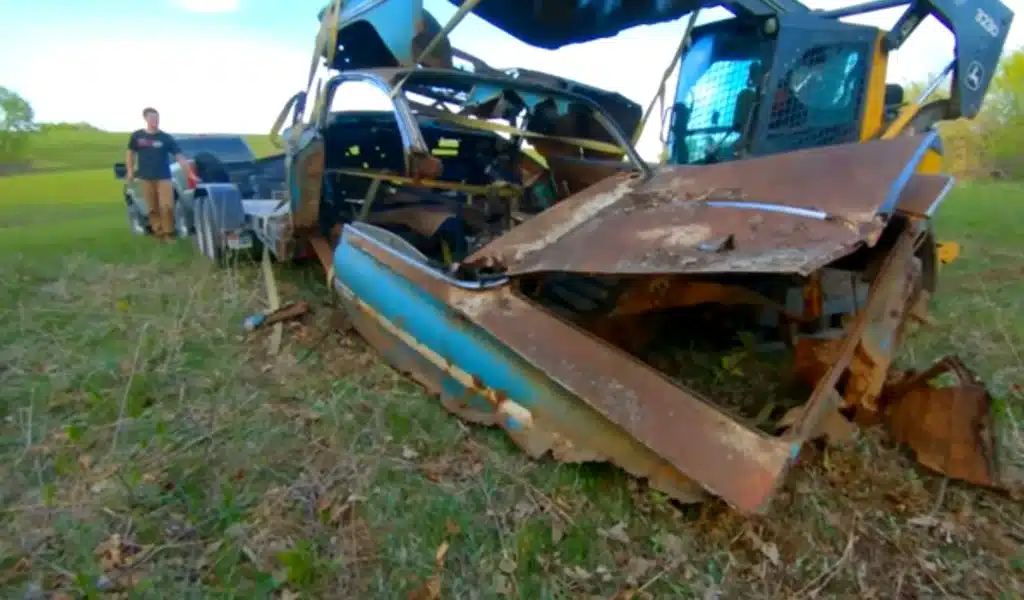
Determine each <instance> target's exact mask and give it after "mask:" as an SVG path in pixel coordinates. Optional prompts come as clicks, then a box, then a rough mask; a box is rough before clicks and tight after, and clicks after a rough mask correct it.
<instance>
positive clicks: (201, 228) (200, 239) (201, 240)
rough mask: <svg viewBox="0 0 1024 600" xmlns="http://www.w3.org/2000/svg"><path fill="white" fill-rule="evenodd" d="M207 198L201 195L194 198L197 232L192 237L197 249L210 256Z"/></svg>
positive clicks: (193, 208)
mask: <svg viewBox="0 0 1024 600" xmlns="http://www.w3.org/2000/svg"><path fill="white" fill-rule="evenodd" d="M205 207H206V198H204V197H202V196H200V197H198V198H194V199H193V200H192V216H193V217H194V219H195V231H196V234H195V236H194V237H193V238H192V242H193V244H195V247H196V250H198V251H199V253H200V254H202V255H203V256H208V251H207V249H206V233H205V232H206V213H205V210H206V208H205Z"/></svg>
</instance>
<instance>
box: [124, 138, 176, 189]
mask: <svg viewBox="0 0 1024 600" xmlns="http://www.w3.org/2000/svg"><path fill="white" fill-rule="evenodd" d="M128 149H129V150H132V151H134V152H135V153H136V154H137V155H138V159H137V160H136V165H135V176H136V177H138V178H139V179H170V178H171V161H170V158H171V157H172V156H174V155H176V154H179V153H180V152H181V150H180V149H179V148H178V143H177V142H175V141H174V138H173V137H171V136H170V135H168V134H166V133H164V132H163V131H160V130H159V129H158V130H157V131H156V132H155V133H149V132H148V131H146V130H145V129H139V130H138V131H135V132H134V133H132V136H131V137H130V138H129V139H128Z"/></svg>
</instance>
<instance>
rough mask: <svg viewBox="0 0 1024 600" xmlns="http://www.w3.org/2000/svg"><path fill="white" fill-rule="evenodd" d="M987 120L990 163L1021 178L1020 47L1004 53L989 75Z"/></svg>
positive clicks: (1023, 105)
mask: <svg viewBox="0 0 1024 600" xmlns="http://www.w3.org/2000/svg"><path fill="white" fill-rule="evenodd" d="M985 112H986V113H987V114H986V116H987V117H988V120H989V124H990V125H989V127H987V129H988V131H987V134H988V150H989V154H990V155H991V157H992V161H993V163H994V164H993V166H994V167H995V168H997V169H999V170H1000V171H1001V172H1003V173H1004V174H1006V175H1007V176H1010V177H1014V178H1018V179H1021V178H1024V153H1022V152H1021V151H1020V141H1021V140H1022V139H1024V48H1020V49H1018V50H1016V51H1015V52H1012V53H1011V54H1009V55H1008V56H1006V57H1005V58H1004V59H1003V60H1002V61H1001V62H1000V63H999V70H998V71H996V75H995V77H993V78H992V86H991V88H990V91H989V95H988V98H987V100H986V102H985Z"/></svg>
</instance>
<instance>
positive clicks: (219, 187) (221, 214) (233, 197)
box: [193, 183, 245, 233]
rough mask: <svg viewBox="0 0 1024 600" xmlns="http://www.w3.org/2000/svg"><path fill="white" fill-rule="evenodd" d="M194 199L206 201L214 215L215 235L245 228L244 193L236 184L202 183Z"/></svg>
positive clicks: (212, 224) (197, 188)
mask: <svg viewBox="0 0 1024 600" xmlns="http://www.w3.org/2000/svg"><path fill="white" fill-rule="evenodd" d="M193 198H195V199H198V198H205V199H206V200H205V201H206V202H207V203H208V204H209V206H210V208H211V211H210V212H211V214H212V215H213V221H212V223H211V226H212V227H213V229H214V232H215V233H224V232H228V231H238V230H241V229H244V228H245V210H244V209H243V208H242V192H241V191H239V189H238V186H236V185H235V184H233V183H202V184H199V185H198V186H197V187H196V191H195V195H194V196H193ZM193 202H194V201H193Z"/></svg>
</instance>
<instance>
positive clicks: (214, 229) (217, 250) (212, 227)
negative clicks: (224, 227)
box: [196, 198, 224, 265]
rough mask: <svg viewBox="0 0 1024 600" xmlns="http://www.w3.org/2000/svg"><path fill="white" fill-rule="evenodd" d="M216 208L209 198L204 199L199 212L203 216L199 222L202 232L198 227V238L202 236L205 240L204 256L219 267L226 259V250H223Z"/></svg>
mask: <svg viewBox="0 0 1024 600" xmlns="http://www.w3.org/2000/svg"><path fill="white" fill-rule="evenodd" d="M215 208H216V207H215V206H214V203H213V202H212V201H211V200H210V199H209V198H204V199H203V203H202V205H201V208H200V210H199V215H201V217H199V222H201V223H202V232H200V231H199V228H198V227H197V228H196V236H202V238H203V242H202V244H203V250H204V251H203V254H204V255H205V256H206V258H208V259H210V260H211V261H213V262H214V263H215V264H218V265H219V264H220V262H221V259H222V258H223V257H224V250H223V248H221V243H220V235H218V232H219V230H220V228H219V227H218V226H217V218H216V215H215V214H214V210H215Z"/></svg>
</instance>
